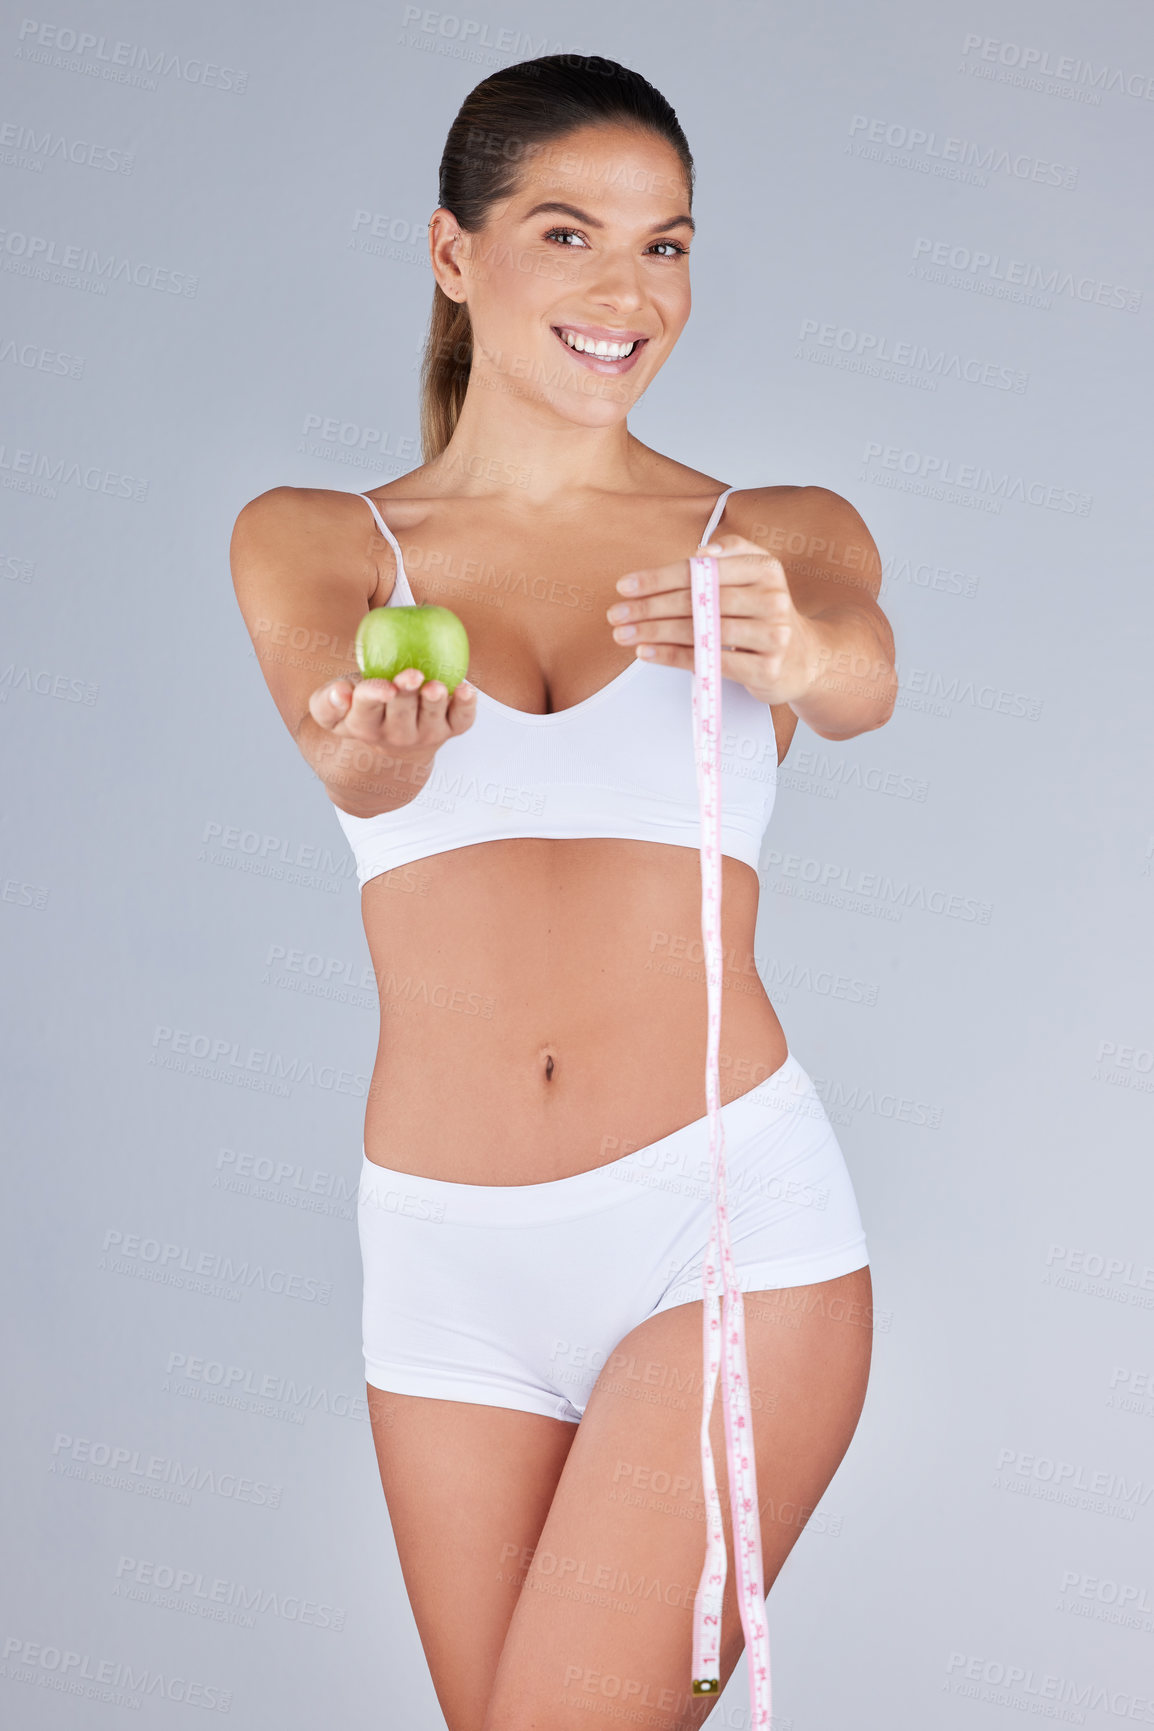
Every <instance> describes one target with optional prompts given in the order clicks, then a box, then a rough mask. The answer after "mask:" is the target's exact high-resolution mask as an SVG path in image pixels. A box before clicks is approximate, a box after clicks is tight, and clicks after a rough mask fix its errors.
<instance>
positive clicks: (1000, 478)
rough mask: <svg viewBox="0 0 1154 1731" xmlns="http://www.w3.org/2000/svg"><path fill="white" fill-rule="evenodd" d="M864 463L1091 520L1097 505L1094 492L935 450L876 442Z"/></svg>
mask: <svg viewBox="0 0 1154 1731" xmlns="http://www.w3.org/2000/svg"><path fill="white" fill-rule="evenodd" d="M862 461H863V462H864V463H878V464H880V465H881V467H882V468H883V469H892V470H895V471H896V472H897V473H899V474H902V475H911V476H913V477H915V478H916V479H917V480H919V481H931V482H935V483H937V484H938V485H940V486H943V487H960V488H962V490H963V491H964V492H967V493H978V494H985V495H986V496H987V497H989V498H991V499H998V500H1000V499H1017V500H1018V501H1019V502H1020V503H1022V504H1024V505H1038V506H1041V507H1042V508H1043V509H1045V510H1049V511H1067V512H1072V513H1073V514H1074V515H1075V516H1078V517H1088V516H1089V515H1090V511H1091V508H1092V506H1093V503H1094V498H1093V494H1091V493H1075V492H1074V491H1072V489H1071V488H1069V487H1056V486H1052V485H1050V484H1049V483H1048V482H1045V481H1028V480H1027V479H1026V478H1025V476H1023V475H1011V474H1009V473H1008V472H1005V471H1003V472H1002V473H1000V474H996V473H995V472H994V470H993V469H986V468H983V467H982V466H981V464H979V463H956V462H955V461H954V459H953V458H952V457H939V456H935V455H934V453H933V452H932V451H905V450H903V449H902V448H901V446H900V445H879V444H877V443H876V442H875V441H874V440H872V439H869V440H867V441H866V445H865V449H864V450H863V452H862Z"/></svg>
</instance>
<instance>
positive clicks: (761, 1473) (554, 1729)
mask: <svg viewBox="0 0 1154 1731" xmlns="http://www.w3.org/2000/svg"><path fill="white" fill-rule="evenodd" d="M745 1316H746V1351H747V1359H748V1365H749V1379H750V1390H751V1405H752V1407H753V1423H754V1441H755V1446H756V1452H757V1477H758V1493H759V1498H760V1502H761V1537H762V1554H763V1561H764V1571H765V1588H766V1592H767V1593H768V1591H769V1588H770V1586H771V1585H772V1583H773V1580H774V1578H775V1577H776V1575H777V1573H778V1571H779V1569H780V1568H781V1565H782V1563H783V1562H784V1561H785V1559H786V1557H787V1556H788V1555H789V1552H790V1550H791V1549H792V1547H793V1545H794V1544H795V1543H796V1542H797V1539H798V1537H799V1535H800V1534H801V1532H802V1530H803V1528H804V1526H805V1524H806V1521H807V1520H808V1519H809V1516H810V1514H811V1513H812V1512H813V1509H814V1507H815V1505H816V1504H817V1502H818V1501H819V1500H820V1498H821V1496H822V1494H823V1493H824V1491H825V1489H826V1487H827V1486H828V1484H829V1482H830V1480H831V1479H832V1478H833V1475H834V1473H835V1472H836V1471H837V1468H838V1465H839V1463H840V1461H841V1459H842V1457H843V1455H844V1454H845V1452H846V1449H847V1448H848V1447H849V1444H850V1440H851V1438H852V1436H853V1433H854V1430H855V1429H856V1426H857V1422H858V1418H859V1416H860V1413H861V1409H862V1405H863V1402H864V1400H865V1392H866V1384H867V1380H868V1376H869V1364H870V1352H871V1345H872V1316H871V1283H870V1272H869V1269H868V1267H864V1268H860V1269H856V1270H855V1271H854V1272H853V1273H851V1274H845V1275H841V1276H839V1277H838V1278H837V1279H834V1280H826V1281H821V1282H818V1283H816V1284H814V1285H811V1286H799V1287H791V1288H787V1289H785V1290H781V1291H767V1292H754V1293H749V1294H747V1295H746V1299H745ZM701 1332H702V1314H701V1304H700V1302H694V1303H687V1304H682V1305H677V1306H676V1307H674V1308H673V1309H670V1310H667V1311H664V1312H662V1313H660V1314H659V1315H656V1316H653V1317H650V1318H648V1319H647V1320H646V1321H645V1322H643V1323H641V1324H639V1326H638V1327H636V1328H635V1329H633V1331H632V1332H631V1333H630V1334H629V1335H627V1336H626V1337H625V1339H624V1340H623V1341H622V1342H621V1344H620V1346H619V1347H618V1349H617V1350H616V1351H615V1352H614V1353H613V1355H612V1357H611V1358H610V1360H609V1362H608V1363H607V1364H606V1365H605V1367H604V1369H603V1370H602V1372H601V1375H600V1377H599V1379H598V1382H597V1384H596V1386H595V1388H594V1390H593V1394H592V1396H591V1398H590V1400H589V1404H588V1406H587V1408H586V1411H585V1415H584V1417H583V1419H582V1421H581V1424H580V1426H579V1428H578V1433H577V1437H576V1440H575V1442H574V1445H573V1448H572V1450H571V1452H570V1454H569V1457H568V1460H567V1461H566V1463H565V1467H564V1470H563V1471H562V1473H561V1477H560V1482H559V1484H558V1486H557V1492H556V1495H555V1497H554V1499H553V1504H552V1507H551V1509H550V1511H549V1516H548V1519H547V1520H546V1522H545V1524H544V1527H543V1529H542V1532H541V1537H540V1539H539V1541H538V1545H537V1550H536V1553H535V1554H534V1557H533V1560H532V1563H531V1565H530V1566H529V1568H528V1569H527V1571H526V1574H525V1583H524V1588H523V1590H522V1593H521V1597H520V1599H519V1601H518V1603H517V1605H516V1608H515V1610H514V1613H513V1617H512V1621H511V1623H510V1626H509V1632H508V1636H507V1638H506V1641H505V1645H504V1649H503V1651H502V1654H501V1660H500V1665H499V1667H498V1670H497V1677H496V1682H495V1686H494V1690H493V1696H492V1700H491V1703H490V1708H489V1718H488V1719H487V1720H486V1721H485V1727H486V1731H530V1728H532V1731H575V1728H577V1727H581V1728H582V1731H587V1728H588V1726H589V1725H590V1724H591V1723H593V1721H591V1719H590V1717H589V1715H590V1712H594V1713H597V1712H598V1711H601V1712H606V1711H609V1712H615V1711H618V1710H624V1711H625V1712H627V1714H628V1716H629V1717H631V1718H636V1719H637V1720H638V1721H639V1722H641V1723H644V1724H647V1725H650V1726H655V1727H659V1728H660V1731H681V1728H682V1727H691V1726H697V1725H700V1724H701V1723H702V1721H703V1720H704V1719H705V1718H706V1717H707V1716H708V1714H709V1712H710V1710H711V1708H712V1707H713V1706H714V1705H715V1704H716V1701H717V1697H716V1696H704V1697H703V1696H696V1697H695V1696H694V1695H692V1693H691V1691H690V1666H691V1660H692V1633H693V1600H694V1595H695V1593H696V1590H697V1583H698V1578H699V1576H700V1573H701V1567H702V1563H703V1561H704V1555H705V1518H704V1515H705V1508H704V1499H703V1494H702V1488H701V1463H700V1443H699V1436H700V1424H701V1386H702V1378H701V1366H702V1343H701ZM711 1436H712V1439H713V1453H714V1460H715V1463H716V1468H717V1480H718V1489H719V1491H720V1493H721V1502H722V1513H723V1520H724V1525H725V1534H726V1543H727V1546H728V1551H729V1559H730V1561H729V1570H728V1574H727V1579H726V1586H725V1599H724V1603H723V1608H722V1637H721V1680H722V1686H723V1687H724V1685H725V1682H726V1680H727V1678H728V1677H729V1676H730V1674H731V1673H732V1671H733V1667H734V1665H735V1664H736V1663H737V1660H738V1658H739V1656H740V1654H741V1651H742V1648H743V1645H744V1637H743V1634H742V1630H741V1622H740V1616H739V1613H738V1609H737V1599H736V1593H735V1569H734V1562H733V1533H732V1529H731V1524H730V1516H729V1502H728V1484H727V1475H726V1470H725V1438H724V1428H723V1419H722V1407H721V1391H720V1384H719V1387H718V1391H717V1395H716V1397H715V1400H714V1410H713V1416H712V1422H711ZM630 1709H632V1711H630Z"/></svg>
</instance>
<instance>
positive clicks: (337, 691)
mask: <svg viewBox="0 0 1154 1731" xmlns="http://www.w3.org/2000/svg"><path fill="white" fill-rule="evenodd" d="M352 699H353V682H352V680H351V679H330V681H329V683H328V684H327V685H321V686H319V687H318V688H317V690H316V691H314V692H312V693H310V695H309V714H310V715H311V716H312V718H313V720H314V721H315V722H316V723H317V724H318V725H319V726H320V727H324V728H333V727H335V726H336V725H337V723H338V721H343V720H344V718H345V716H346V715H347V714H348V712H349V704H350V703H351V702H352Z"/></svg>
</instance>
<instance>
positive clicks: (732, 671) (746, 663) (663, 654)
mask: <svg viewBox="0 0 1154 1731" xmlns="http://www.w3.org/2000/svg"><path fill="white" fill-rule="evenodd" d="M652 647H653V654H652V656H650V657H646V659H647V660H648V661H649V664H650V665H651V666H653V667H683V668H685V670H686V672H688V673H692V672H693V671H694V659H693V647H692V645H690V646H689V647H683V646H682V645H680V644H677V643H655V644H654V645H653V646H652ZM780 660H781V655H780V653H779V651H778V650H774V651H772V652H771V653H770V654H769V655H765V654H759V653H757V651H755V650H752V649H722V650H721V652H720V661H721V676H722V678H723V679H735V680H736V681H737V683H738V684H739V685H745V686H752V685H758V684H764V683H765V680H766V678H767V677H770V678H772V677H773V676H774V675H775V674H776V673H777V672H778V671H779V670H780V669H779V666H778V665H777V663H780ZM755 674H756V675H757V677H756V678H755V677H754V675H755Z"/></svg>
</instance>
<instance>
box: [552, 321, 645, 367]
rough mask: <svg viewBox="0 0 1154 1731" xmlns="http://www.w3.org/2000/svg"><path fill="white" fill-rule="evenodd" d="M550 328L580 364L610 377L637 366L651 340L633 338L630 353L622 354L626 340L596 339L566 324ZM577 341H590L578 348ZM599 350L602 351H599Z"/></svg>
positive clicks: (563, 346)
mask: <svg viewBox="0 0 1154 1731" xmlns="http://www.w3.org/2000/svg"><path fill="white" fill-rule="evenodd" d="M549 328H550V330H551V331H552V332H553V335H554V336H555V337H556V338H557V341H558V342H559V343H560V344H561V346H562V348H564V349H566V350H567V351H568V353H569V354H570V355H572V357H573V359H574V360H575V361H576V362H577V363H578V365H579V366H583V367H588V368H589V369H590V371H592V372H595V373H603V374H606V375H608V376H609V377H615V376H616V375H617V374H619V373H627V372H628V371H629V370H630V368H631V367H634V366H636V364H637V359H638V356H639V355H640V353H641V351H642V349H643V348H644V347H645V345H646V343H647V342H648V341H649V338H648V337H635V338H632V339H630V342H629V348H628V353H626V354H622V353H621V352H620V351H621V350H622V349H623V348H625V346H626V345H625V342H624V341H622V342H617V343H615V342H612V341H609V340H596V341H595V340H594V339H593V338H592V337H585V336H582V335H581V333H580V332H579V331H573V330H570V329H569V328H568V326H566V325H551V326H550V327H549ZM577 343H588V345H589V347H588V348H578V347H577V346H576V345H577ZM598 350H601V351H602V352H601V353H598ZM610 351H612V352H610Z"/></svg>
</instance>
